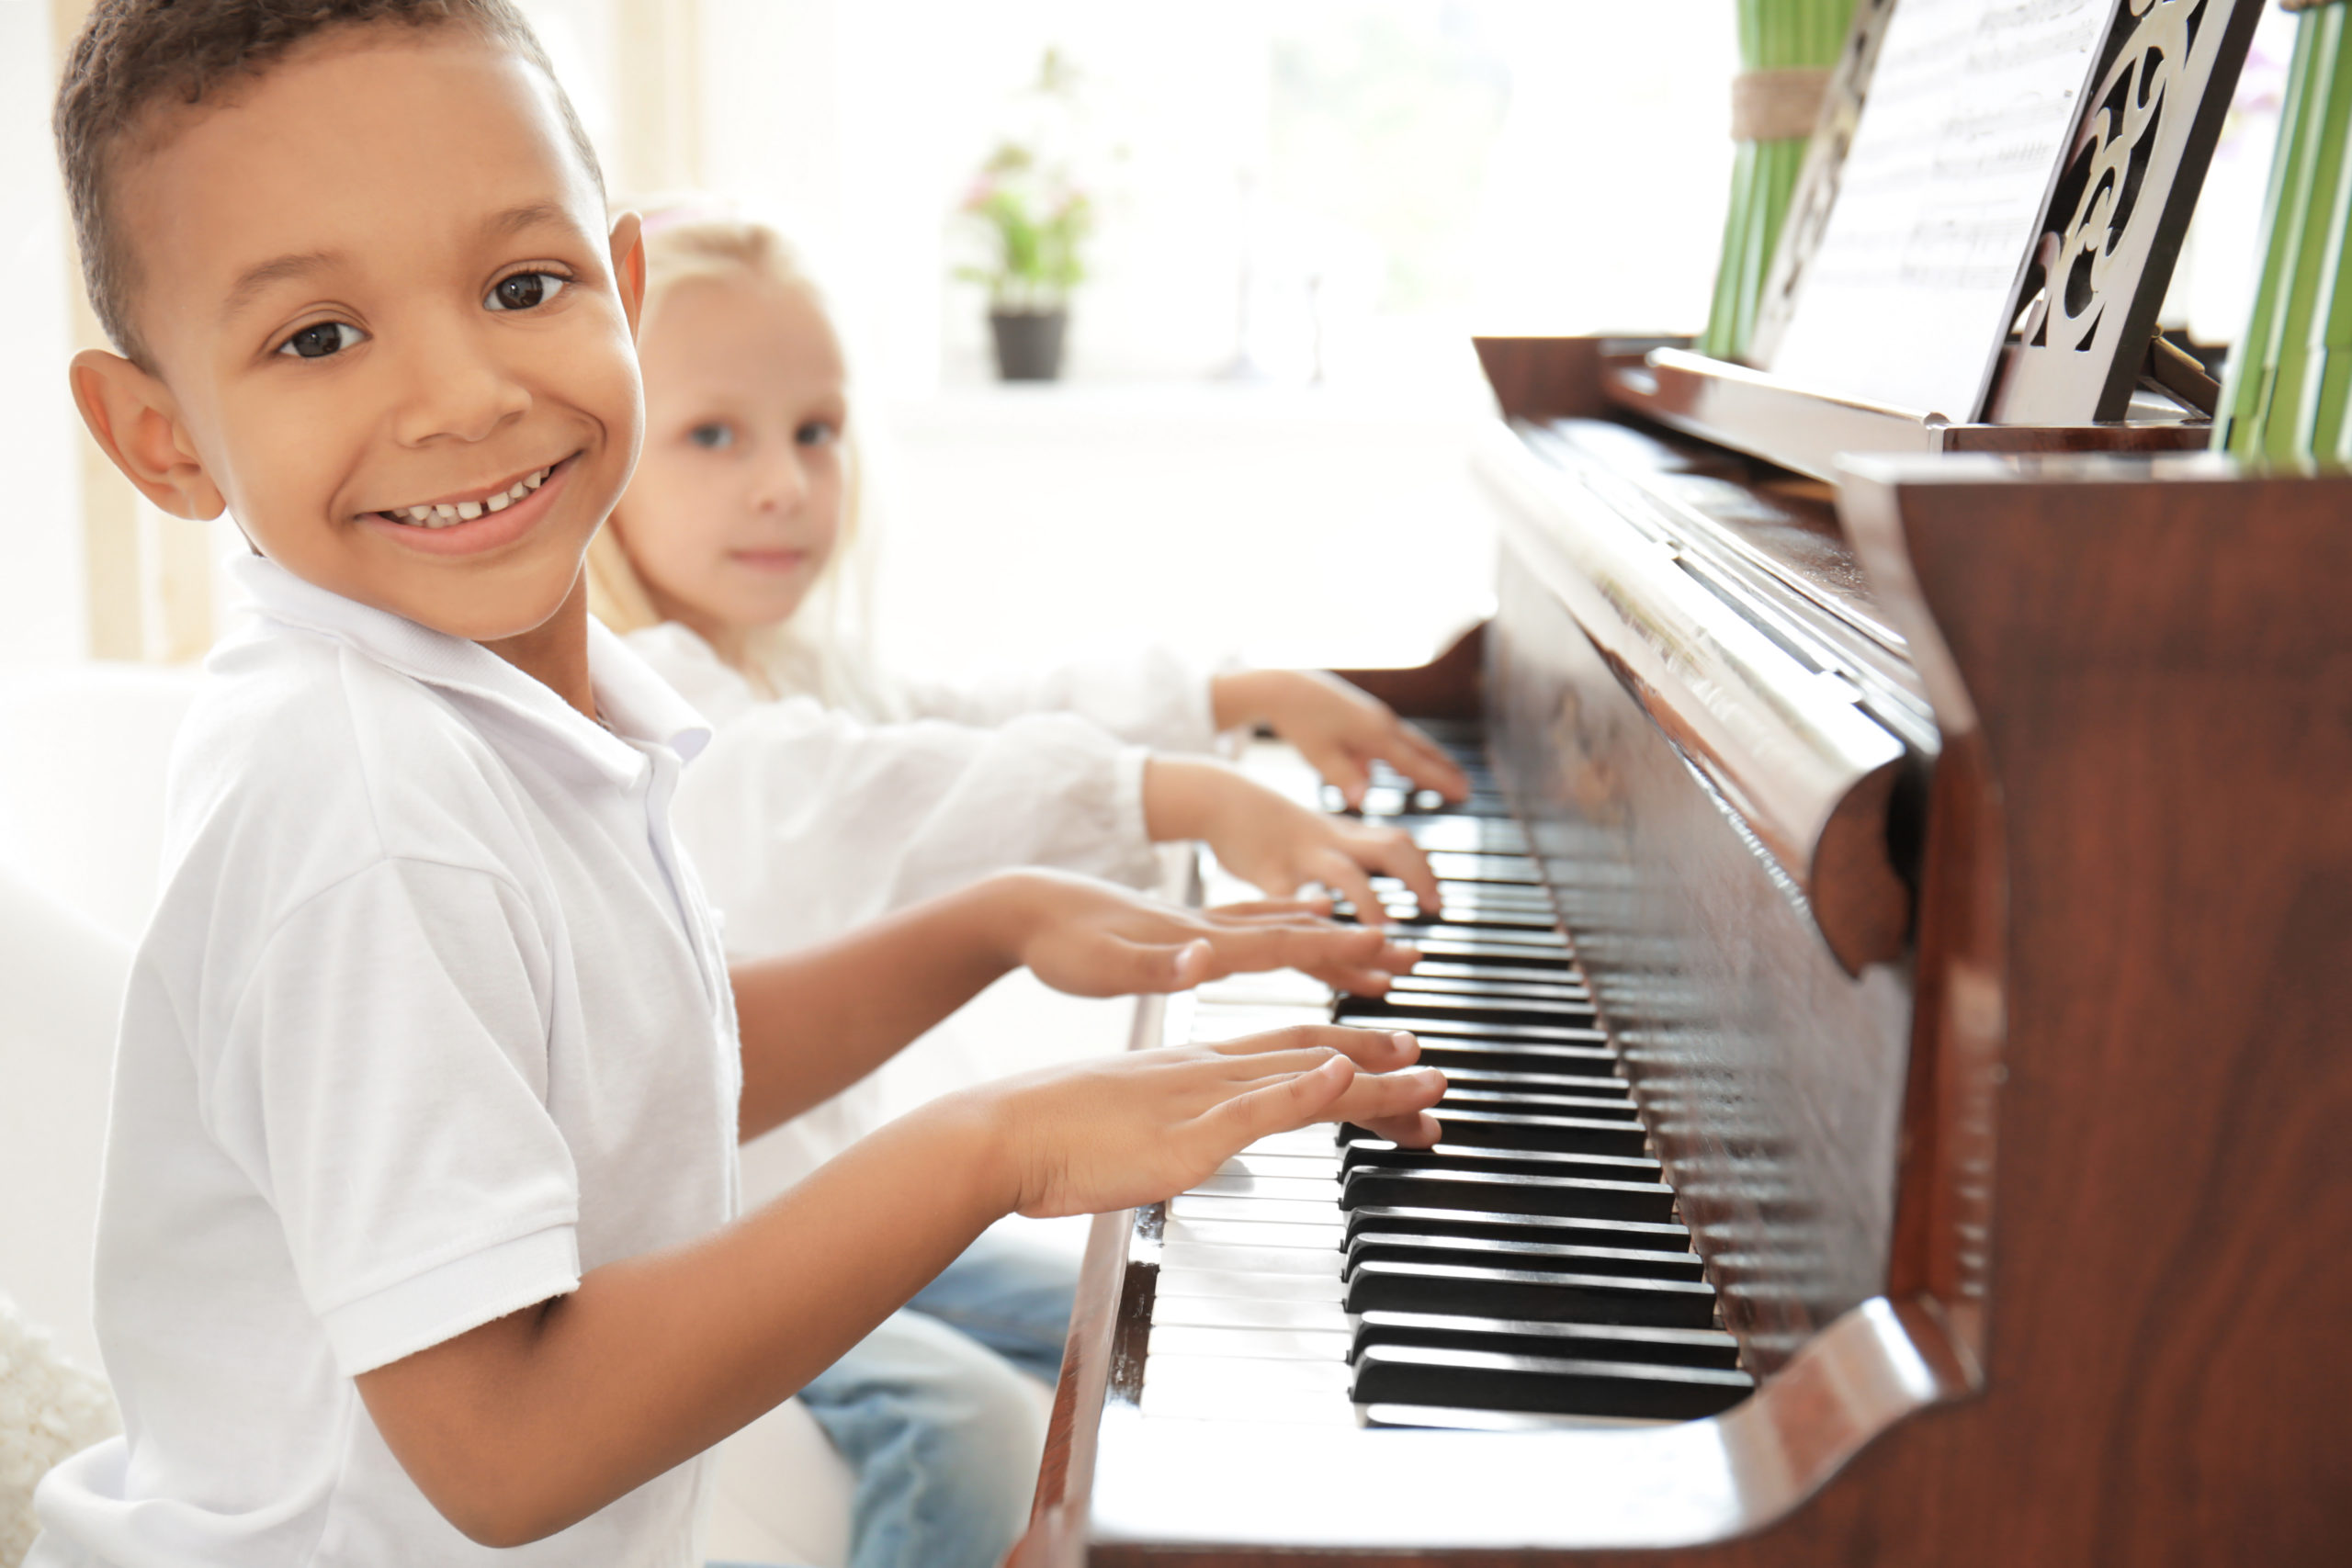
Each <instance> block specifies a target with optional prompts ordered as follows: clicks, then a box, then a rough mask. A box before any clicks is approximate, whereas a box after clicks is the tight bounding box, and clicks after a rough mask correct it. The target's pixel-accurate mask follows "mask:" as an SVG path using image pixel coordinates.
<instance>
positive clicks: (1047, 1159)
mask: <svg viewBox="0 0 2352 1568" xmlns="http://www.w3.org/2000/svg"><path fill="white" fill-rule="evenodd" d="M1419 1054H1420V1045H1419V1042H1417V1041H1415V1040H1414V1038H1413V1037H1412V1036H1411V1035H1409V1034H1403V1033H1396V1034H1391V1033H1386V1032H1376V1031H1373V1030H1363V1029H1341V1028H1338V1027H1336V1026H1331V1025H1324V1024H1308V1025H1302V1026H1300V1027H1298V1028H1295V1029H1279V1030H1275V1031H1273V1032H1272V1033H1267V1034H1253V1035H1250V1036H1247V1037H1245V1038H1243V1039H1239V1040H1227V1041H1224V1042H1222V1043H1218V1044H1215V1045H1185V1046H1178V1047H1174V1048H1170V1049H1166V1050H1159V1051H1144V1052H1137V1053H1136V1054H1134V1055H1124V1056H1107V1057H1101V1058H1098V1059H1096V1060H1093V1061H1089V1062H1083V1063H1080V1064H1078V1065H1076V1066H1069V1067H1057V1068H1054V1069H1051V1070H1049V1071H1046V1072H1043V1073H1034V1074H1031V1075H1029V1076H1027V1077H1019V1078H1009V1079H1006V1080H1003V1081H1002V1082H1001V1083H996V1084H991V1085H989V1087H988V1088H987V1089H982V1090H980V1091H979V1093H980V1094H981V1095H982V1096H984V1097H986V1100H987V1102H988V1108H989V1111H990V1112H991V1113H992V1115H993V1118H994V1122H995V1125H996V1127H997V1129H998V1134H997V1136H998V1146H1000V1147H1001V1148H1003V1149H1004V1150H1005V1151H1006V1153H1007V1155H1008V1156H1009V1166H1008V1168H1007V1170H1006V1172H1005V1179H1006V1180H1007V1181H1008V1183H1009V1185H1010V1191H1009V1193H1008V1196H1010V1197H1011V1198H1012V1205H1011V1206H1012V1208H1013V1209H1015V1210H1016V1211H1017V1212H1019V1213H1023V1214H1028V1215H1031V1216H1033V1217H1035V1218H1039V1219H1045V1218H1050V1217H1052V1216H1055V1215H1059V1214H1094V1213H1103V1212H1105V1211H1106V1210H1114V1209H1131V1208H1135V1207H1136V1206H1137V1205H1139V1204H1143V1203H1156V1202H1159V1201H1160V1200H1161V1199H1163V1198H1169V1197H1172V1196H1174V1195H1175V1194H1176V1193H1179V1192H1182V1191H1184V1190H1186V1189H1188V1188H1193V1187H1197V1186H1199V1185H1200V1184H1201V1183H1202V1182H1203V1181H1204V1180H1206V1179H1208V1178H1209V1176H1210V1175H1211V1174H1212V1173H1214V1172H1215V1171H1216V1168H1217V1167H1218V1166H1220V1165H1223V1164H1224V1163H1225V1162H1226V1161H1227V1159H1229V1158H1231V1157H1232V1156H1234V1155H1235V1154H1237V1153H1238V1152H1239V1151H1241V1150H1242V1149H1245V1148H1247V1147H1249V1146H1250V1145H1251V1144H1254V1143H1256V1142H1257V1141H1258V1140H1259V1139H1261V1138H1265V1137H1271V1136H1272V1135H1273V1134H1276V1133H1286V1132H1289V1131H1291V1130H1292V1129H1294V1128H1298V1127H1304V1126H1306V1125H1307V1124H1308V1123H1309V1122H1354V1123H1356V1124H1357V1125H1359V1126H1363V1127H1366V1128H1369V1129H1371V1130H1372V1131H1373V1132H1375V1133H1378V1134H1380V1135H1381V1136H1383V1137H1385V1138H1389V1139H1392V1140H1394V1141H1395V1142H1397V1143H1399V1144H1403V1145H1408V1146H1411V1147H1414V1148H1426V1147H1428V1146H1429V1145H1431V1144H1433V1143H1435V1142H1436V1141H1437V1138H1438V1123H1437V1119H1436V1118H1435V1117H1433V1116H1431V1115H1430V1107H1431V1106H1433V1105H1435V1104H1436V1103H1437V1101H1438V1099H1439V1097H1440V1096H1441V1095H1442V1094H1443V1093H1444V1092H1445V1077H1444V1075H1443V1074H1442V1073H1440V1072H1438V1071H1437V1069H1435V1068H1434V1067H1418V1068H1417V1067H1413V1066H1412V1063H1413V1061H1414V1059H1415V1058H1416V1057H1417V1056H1418V1055H1419Z"/></svg>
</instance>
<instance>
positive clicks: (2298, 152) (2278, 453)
mask: <svg viewBox="0 0 2352 1568" xmlns="http://www.w3.org/2000/svg"><path fill="white" fill-rule="evenodd" d="M2347 135H2352V6H2346V5H2343V4H2336V5H2330V6H2323V7H2321V8H2319V9H2315V10H2312V11H2309V12H2307V13H2306V14H2305V15H2304V16H2303V17H2302V18H2301V21H2300V22H2299V23H2298V24H2297V28H2296V34H2295V52H2294V58H2293V62H2292V63H2291V64H2290V67H2289V70H2288V78H2287V96H2286V102H2285V105H2284V107H2283V108H2282V110H2281V112H2280V114H2279V117H2278V152H2277V154H2276V156H2275V157H2274V158H2273V160H2272V164H2271V178H2270V188H2269V190H2268V192H2267V194H2266V197H2265V199H2264V204H2263V216H2262V237H2263V238H2262V243H2263V253H2262V257H2263V259H2262V266H2261V270H2260V272H2259V274H2258V275H2257V281H2256V290H2255V299H2254V303H2253V307H2252V309H2251V310H2249V311H2248V313H2247V321H2246V329H2245V332H2244V333H2241V334H2240V336H2239V340H2238V343H2237V345H2236V346H2235V348H2234V349H2233V350H2232V352H2231V355H2230V367H2229V372H2228V377H2227V379H2226V383H2225V385H2224V387H2223V389H2222V409H2221V415H2222V417H2220V418H2219V419H2217V420H2216V421H2215V423H2214V433H2213V444H2214V446H2215V447H2216V448H2217V449H2218V450H2222V451H2225V452H2229V453H2232V454H2233V455H2235V456H2237V457H2247V458H2257V459H2267V460H2291V459H2296V458H2305V457H2352V157H2347V155H2346V139H2347Z"/></svg>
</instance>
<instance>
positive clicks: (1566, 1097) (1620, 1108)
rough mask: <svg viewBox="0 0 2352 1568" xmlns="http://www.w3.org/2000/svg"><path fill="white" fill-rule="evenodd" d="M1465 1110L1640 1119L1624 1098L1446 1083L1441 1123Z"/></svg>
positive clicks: (1587, 1118)
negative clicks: (1482, 1087) (1485, 1087)
mask: <svg viewBox="0 0 2352 1568" xmlns="http://www.w3.org/2000/svg"><path fill="white" fill-rule="evenodd" d="M1460 1111H1503V1112H1508V1113H1510V1114H1511V1115H1517V1116H1535V1117H1544V1116H1568V1117H1574V1118H1576V1119H1577V1120H1579V1121H1586V1122H1638V1121H1639V1120H1640V1117H1639V1116H1638V1115H1637V1114H1636V1113H1635V1112H1634V1102H1633V1101H1632V1100H1626V1099H1624V1098H1623V1097H1612V1096H1609V1095H1598V1094H1538V1093H1533V1092H1531V1091H1528V1090H1525V1089H1481V1088H1477V1087H1476V1086H1473V1085H1462V1086H1455V1085H1453V1084H1448V1086H1447V1088H1446V1091H1445V1098H1444V1099H1442V1100H1440V1101H1439V1102H1438V1107H1437V1116H1438V1120H1439V1121H1441V1122H1442V1121H1444V1119H1445V1118H1446V1117H1448V1116H1451V1115H1453V1114H1455V1113H1457V1112H1460Z"/></svg>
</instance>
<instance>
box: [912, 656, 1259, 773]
mask: <svg viewBox="0 0 2352 1568" xmlns="http://www.w3.org/2000/svg"><path fill="white" fill-rule="evenodd" d="M902 691H903V693H904V695H905V697H906V700H907V703H908V705H910V707H911V709H912V710H913V711H914V712H915V713H916V714H918V715H920V716H923V717H926V718H944V719H948V720H951V721H953V722H955V723H957V724H971V725H983V726H987V725H999V724H1003V723H1005V722H1006V721H1008V720H1010V719H1012V718H1013V717H1015V716H1019V715H1023V714H1035V713H1069V714H1076V715H1078V716H1080V717H1081V718H1084V719H1087V720H1088V721H1090V722H1091V723H1092V724H1094V725H1096V726H1098V727H1100V728H1103V729H1105V730H1107V731H1109V732H1110V733H1111V734H1113V735H1115V736H1117V737H1118V738H1119V739H1122V740H1126V741H1131V742H1133V743H1135V744H1136V745H1139V746H1148V747H1150V748H1151V749H1152V750H1157V751H1195V752H1199V751H1209V750H1214V749H1215V748H1216V720H1215V718H1214V717H1213V716H1212V711H1211V708H1210V702H1209V672H1208V671H1205V670H1203V669H1201V668H1200V667H1198V666H1196V665H1194V664H1193V663H1192V662H1191V661H1190V660H1185V659H1182V658H1181V657H1179V656H1178V655H1176V654H1175V653H1172V652H1170V651H1169V650H1168V649H1148V650H1147V651H1145V652H1143V653H1141V654H1137V655H1134V656H1131V657H1127V658H1117V657H1104V658H1101V659H1096V660H1088V661H1086V662H1084V663H1076V664H1070V665H1066V666H1064V667H1062V668H1059V669H1053V670H1046V671H1015V672H1008V673H1005V674H1000V675H991V676H989V677H986V678H984V679H982V680H979V681H976V682H971V683H970V684H967V685H960V686H950V685H944V684H912V683H910V684H907V685H905V686H904V687H903V688H902Z"/></svg>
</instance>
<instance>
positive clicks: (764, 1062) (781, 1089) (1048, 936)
mask: <svg viewBox="0 0 2352 1568" xmlns="http://www.w3.org/2000/svg"><path fill="white" fill-rule="evenodd" d="M1308 815H1311V814H1308ZM1315 908H1316V907H1315V906H1312V905H1308V904H1304V903H1282V904H1261V905H1248V906H1239V907H1237V908H1231V909H1223V910H1215V911H1207V912H1203V911H1198V910H1190V909H1181V908H1175V907H1174V906H1171V905H1168V904H1163V903H1160V902H1159V901H1158V900H1156V899H1151V898H1147V897H1143V896H1141V895H1139V894H1136V893H1131V892H1128V891H1127V890H1126V889H1125V888H1120V887H1114V886H1110V885H1109V884H1107V883H1101V882H1095V881H1092V880H1091V879H1089V878H1086V877H1080V876H1072V875H1069V874H1064V873H1060V872H1050V871H1035V870H1032V871H1014V872H1001V873H998V874H995V875H993V876H989V877H985V878H983V879H981V880H980V881H978V882H976V883H974V884H972V885H971V886H968V887H966V888H963V889H961V890H959V891H957V892H955V893H950V894H946V895H944V896H943V897H937V898H933V899H930V900H928V901H927V902H924V903H922V904H918V905H916V906H914V907H913V908H909V909H903V910H900V911H899V912H898V913H896V914H892V915H889V916H887V917H885V918H884V919H879V920H876V921H875V922H874V923H873V924H871V925H868V926H864V927H861V928H860V929H858V930H857V931H853V932H851V933H850V934H848V935H847V936H844V937H841V938H839V939H837V940H835V941H832V942H826V943H823V944H821V945H820V946H817V947H812V948H807V949H803V950H801V951H799V952H796V953H788V954H786V955H784V956H782V957H777V958H769V959H762V960H759V961H756V962H752V963H745V964H737V965H735V966H734V968H733V969H732V970H731V972H730V977H731V978H732V980H733V982H734V986H735V1010H736V1018H737V1026H738V1030H739V1032H740V1033H741V1039H742V1043H743V1098H742V1104H741V1110H740V1111H739V1112H738V1116H737V1131H738V1134H739V1135H740V1136H741V1137H742V1138H745V1139H750V1138H753V1137H756V1136H758V1135H759V1134H762V1133H763V1132H765V1131H767V1130H768V1129H769V1128H771V1127H775V1126H777V1125H780V1124H781V1123H783V1122H786V1121H789V1120H790V1119H791V1118H792V1117H794V1116H797V1115H798V1114H799V1113H800V1112H801V1111H806V1110H808V1109H809V1108H810V1107H812V1106H816V1105H819V1104H821V1103H823V1102H824V1101H825V1100H829V1099H831V1097H832V1096H833V1095H835V1094H838V1093H839V1092H841V1090H842V1089H846V1088H847V1087H848V1086H849V1085H851V1084H853V1083H854V1082H856V1081H857V1080H858V1079H859V1078H861V1077H865V1075H866V1074H867V1073H869V1072H872V1071H873V1070H874V1069H875V1068H876V1066H880V1065H881V1064H882V1063H883V1062H884V1061H886V1060H888V1058H889V1057H890V1056H891V1055H893V1054H894V1053H896V1052H897V1051H899V1049H900V1048H901V1047H903V1046H904V1045H906V1044H907V1043H909V1042H910V1041H912V1040H913V1039H914V1038H915V1037H916V1036H918V1035H920V1034H922V1032H924V1031H925V1030H927V1029H930V1028H931V1027H933V1025H934V1024H936V1023H938V1022H939V1021H941V1020H942V1019H944V1018H945V1017H946V1016H947V1015H948V1014H949V1013H951V1012H954V1011H955V1010H956V1009H957V1008H959V1007H962V1006H963V1005H964V1004H965V1003H966V1002H967V1001H969V1000H971V999H972V998H973V997H975V996H977V995H978V994H979V993H980V991H981V990H983V989H984V988H985V987H988V986H989V984H990V983H991V982H992V981H994V980H996V979H997V978H998V977H999V976H1001V975H1003V974H1005V973H1006V972H1007V971H1008V970H1011V969H1013V968H1015V967H1018V966H1021V965H1023V964H1026V965H1027V966H1028V967H1029V968H1030V969H1031V970H1032V971H1034V972H1035V974H1036V976H1037V977H1038V978H1039V979H1041V980H1043V981H1045V982H1046V984H1047V985H1049V986H1052V987H1055V988H1056V989H1057V990H1063V991H1069V992H1072V993H1074V994H1076V995H1080V996H1101V997H1107V996H1122V995H1127V994H1132V993H1137V992H1150V991H1175V990H1182V989H1185V988H1186V987H1192V986H1197V985H1199V984H1201V983H1202V982H1203V981H1204V980H1213V979H1215V978H1216V977H1217V976H1220V975H1228V974H1233V973H1236V972H1238V971H1244V970H1259V969H1281V968H1285V967H1295V968H1298V969H1304V970H1306V972H1308V973H1309V974H1312V975H1314V976H1317V978H1319V979H1322V980H1324V981H1325V982H1327V983H1328V984H1330V985H1332V986H1335V987H1339V988H1340V989H1342V990H1351V991H1357V992H1366V993H1377V992H1379V991H1382V990H1385V989H1386V987H1387V983H1388V976H1389V975H1390V974H1391V973H1392V972H1394V971H1396V970H1398V969H1402V968H1405V967H1408V966H1409V965H1410V964H1411V963H1412V961H1413V958H1414V954H1413V953H1412V951H1411V950H1410V949H1409V948H1404V947H1399V946H1397V945H1394V944H1392V943H1389V942H1386V941H1385V939H1384V938H1383V937H1382V936H1381V935H1380V934H1379V933H1378V932H1376V931H1359V930H1351V929H1350V928H1348V927H1345V926H1338V925H1334V924H1332V923H1331V922H1329V921H1328V920H1325V919H1319V918H1317V914H1316V912H1315Z"/></svg>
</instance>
